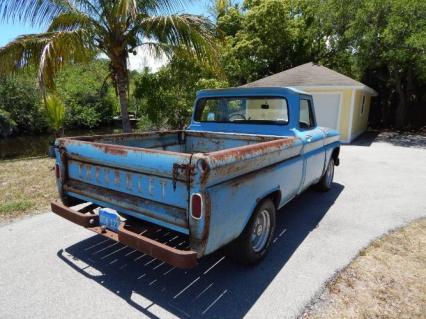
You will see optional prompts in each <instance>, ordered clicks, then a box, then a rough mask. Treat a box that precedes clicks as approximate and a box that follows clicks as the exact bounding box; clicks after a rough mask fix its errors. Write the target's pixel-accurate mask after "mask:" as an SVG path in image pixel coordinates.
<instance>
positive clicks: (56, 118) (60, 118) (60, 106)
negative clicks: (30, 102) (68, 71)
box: [44, 94, 65, 132]
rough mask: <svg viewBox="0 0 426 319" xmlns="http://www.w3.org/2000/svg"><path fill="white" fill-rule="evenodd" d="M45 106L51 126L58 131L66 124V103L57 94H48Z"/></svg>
mask: <svg viewBox="0 0 426 319" xmlns="http://www.w3.org/2000/svg"><path fill="white" fill-rule="evenodd" d="M44 108H45V114H46V119H47V123H48V125H49V127H50V128H51V129H52V130H53V131H55V132H57V131H59V130H60V129H61V128H62V126H63V125H64V120H65V104H64V102H63V101H62V100H61V99H60V98H59V96H57V95H56V94H48V95H47V96H46V97H45V99H44Z"/></svg>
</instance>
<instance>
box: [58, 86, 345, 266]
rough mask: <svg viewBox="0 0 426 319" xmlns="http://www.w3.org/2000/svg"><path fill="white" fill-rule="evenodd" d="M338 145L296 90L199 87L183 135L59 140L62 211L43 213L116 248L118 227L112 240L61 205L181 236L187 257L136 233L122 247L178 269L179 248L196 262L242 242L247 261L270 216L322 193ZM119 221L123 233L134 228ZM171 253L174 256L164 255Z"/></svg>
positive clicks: (262, 241)
mask: <svg viewBox="0 0 426 319" xmlns="http://www.w3.org/2000/svg"><path fill="white" fill-rule="evenodd" d="M339 148H340V144H339V133H338V132H337V131H334V130H331V129H327V128H322V127H318V126H317V125H316V120H315V113H314V108H313V100H312V96H310V95H309V94H307V93H305V92H301V91H298V90H295V89H291V88H230V89H219V90H202V91H199V92H198V93H197V96H196V99H195V103H194V112H193V115H192V119H191V123H190V125H189V126H188V127H187V129H185V130H180V131H162V132H149V133H135V134H118V135H103V136H92V137H75V138H61V139H58V140H57V141H56V153H55V154H56V163H57V186H58V190H59V193H60V195H61V199H62V200H63V202H64V204H65V206H61V207H60V206H59V205H58V204H55V205H54V204H52V209H53V210H54V212H56V213H58V214H60V215H61V216H63V217H65V218H68V219H70V220H72V221H74V222H76V220H79V221H81V220H85V222H84V223H83V222H77V223H79V224H81V225H83V226H85V227H88V228H90V229H92V230H94V231H96V232H98V233H104V234H105V232H107V234H109V236H110V237H111V236H112V238H114V239H116V240H119V241H121V240H120V238H121V237H120V236H121V233H120V229H119V231H118V237H117V238H115V237H114V236H116V235H115V234H110V231H108V230H105V228H103V227H102V225H101V224H99V220H97V219H96V215H97V212H96V210H94V211H92V212H91V214H92V215H93V216H95V217H94V218H92V219H90V216H89V217H87V214H85V213H84V212H78V211H77V212H75V211H73V210H72V209H69V206H70V205H72V204H75V203H78V202H90V203H93V204H95V205H97V206H100V207H108V208H111V209H114V210H116V211H117V212H118V213H119V214H120V215H122V216H123V218H124V219H127V220H129V222H128V223H129V225H130V222H133V223H135V222H136V223H138V221H139V222H140V223H142V224H146V225H148V226H149V225H151V224H152V225H156V226H158V227H162V228H164V229H166V230H170V231H172V232H176V233H178V234H180V235H182V236H186V237H187V240H188V243H189V244H188V246H187V247H186V252H185V254H186V255H185V256H186V257H181V256H180V251H179V247H172V248H173V249H174V250H173V251H172V252H169V250H170V249H169V248H168V247H163V246H162V245H165V243H159V244H158V245H157V244H156V241H155V240H156V239H155V238H153V237H152V236H151V237H150V239H149V240H148V239H146V238H144V237H143V235H141V234H139V235H138V236H139V237H137V236H136V235H135V238H136V239H137V240H139V242H138V243H137V242H136V239H135V242H131V243H129V245H131V246H133V247H136V246H137V249H139V250H141V251H148V253H149V254H151V255H154V256H155V257H157V258H159V259H162V260H165V261H166V262H169V263H171V264H175V265H177V266H178V267H179V266H182V267H187V266H189V264H185V262H183V264H180V262H181V260H184V258H187V256H188V251H190V252H192V253H193V254H192V255H191V256H196V257H197V258H200V257H202V256H204V255H206V254H210V253H212V252H214V251H216V250H217V249H219V248H221V247H224V246H226V245H228V244H229V245H228V246H232V245H234V246H235V245H237V244H238V245H240V246H239V247H243V250H244V246H241V245H249V246H250V245H251V246H252V247H251V248H250V247H248V248H247V249H248V250H249V252H248V254H250V252H251V253H252V255H251V259H250V260H251V261H257V259H259V260H260V259H261V257H263V254H264V252H265V251H266V250H267V248H268V247H267V246H269V242H268V241H269V238H270V236H272V235H271V234H270V233H271V232H273V229H274V221H275V215H274V216H272V214H275V210H278V209H279V208H281V207H282V206H284V205H285V204H286V203H287V202H288V201H290V200H291V199H292V198H293V197H295V196H297V195H298V194H300V193H301V192H303V191H304V190H305V189H306V188H308V187H309V186H311V185H314V184H318V185H319V186H321V187H322V188H323V189H325V190H326V189H327V188H329V187H331V181H332V177H333V170H334V168H333V166H334V165H338V164H339V159H338V156H339ZM266 202H267V204H265V203H266ZM271 205H273V206H274V207H272V208H271ZM58 207H60V208H58ZM265 207H266V208H265ZM268 207H269V208H268ZM86 213H87V212H86ZM73 214H74V215H73ZM79 214H80V215H81V216H80V215H79ZM268 214H269V215H268ZM86 217H87V218H86ZM85 218H86V219H87V223H86V219H85ZM122 223H123V227H122V228H121V229H122V231H123V232H124V229H125V228H126V227H127V228H128V229H130V228H132V227H133V226H132V227H130V226H129V225H127V224H126V222H125V221H123V222H122ZM148 226H147V227H148ZM127 228H126V229H127ZM147 229H148V228H147ZM249 232H250V234H249ZM123 234H124V233H123ZM126 234H127V233H126ZM123 236H124V235H123ZM246 237H247V239H244V238H246ZM123 238H124V237H123ZM244 240H245V241H244ZM123 242H124V240H123ZM126 243H127V242H126ZM250 243H251V244H250ZM169 246H170V245H169ZM147 247H149V248H147ZM250 249H252V251H250ZM257 249H259V251H257ZM175 250H176V251H175ZM172 253H176V254H177V255H178V256H179V258H182V259H179V261H178V262H177V261H175V259H172V258H168V255H167V254H172ZM256 256H258V257H259V258H257V257H256ZM255 257H256V258H255ZM188 258H189V257H188ZM240 259H241V258H240ZM255 259H256V260H255ZM190 266H194V264H193V262H192V264H191V265H190Z"/></svg>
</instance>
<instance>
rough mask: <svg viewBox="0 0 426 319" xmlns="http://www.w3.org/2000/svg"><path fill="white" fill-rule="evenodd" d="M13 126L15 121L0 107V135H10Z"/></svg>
mask: <svg viewBox="0 0 426 319" xmlns="http://www.w3.org/2000/svg"><path fill="white" fill-rule="evenodd" d="M15 128H16V123H15V121H14V120H12V118H11V117H10V113H9V112H6V111H5V110H3V109H2V107H0V137H3V138H5V137H8V136H9V135H12V133H13V131H14V129H15Z"/></svg>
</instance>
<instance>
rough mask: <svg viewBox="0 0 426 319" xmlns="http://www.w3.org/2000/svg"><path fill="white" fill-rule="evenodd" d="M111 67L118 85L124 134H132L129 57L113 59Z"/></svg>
mask: <svg viewBox="0 0 426 319" xmlns="http://www.w3.org/2000/svg"><path fill="white" fill-rule="evenodd" d="M111 60H112V61H111V62H112V63H111V66H112V68H113V73H114V76H115V83H116V85H117V93H118V98H119V101H120V109H121V121H122V123H123V132H124V133H131V132H132V127H131V125H130V120H129V112H128V107H129V99H128V93H129V91H128V90H129V70H128V69H127V57H123V58H117V59H111Z"/></svg>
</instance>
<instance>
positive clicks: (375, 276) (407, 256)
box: [301, 218, 426, 319]
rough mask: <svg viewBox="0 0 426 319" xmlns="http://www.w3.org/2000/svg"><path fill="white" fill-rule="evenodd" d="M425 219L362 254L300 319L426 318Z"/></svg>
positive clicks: (376, 243)
mask: <svg viewBox="0 0 426 319" xmlns="http://www.w3.org/2000/svg"><path fill="white" fill-rule="evenodd" d="M425 313H426V218H424V219H421V220H418V221H415V222H413V223H411V224H410V225H408V226H407V227H405V228H402V229H399V230H396V231H393V232H391V233H389V234H387V235H385V236H384V237H382V238H380V239H378V240H376V241H374V242H373V243H372V244H371V245H370V246H368V247H367V248H366V249H364V250H362V251H361V252H360V254H359V256H358V257H356V258H355V259H354V260H353V262H352V263H351V264H349V266H347V267H346V268H345V269H343V270H342V271H341V272H340V273H338V274H337V275H336V276H335V277H334V278H333V279H332V280H331V281H330V282H329V283H328V284H327V285H326V287H325V290H324V291H323V293H322V294H321V295H320V297H319V298H318V299H317V300H316V301H315V302H314V303H313V304H312V305H311V306H309V307H308V309H307V310H306V311H305V313H304V314H303V315H302V316H301V318H304V319H307V318H309V319H311V318H312V319H313V318H315V319H320V318H425Z"/></svg>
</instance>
